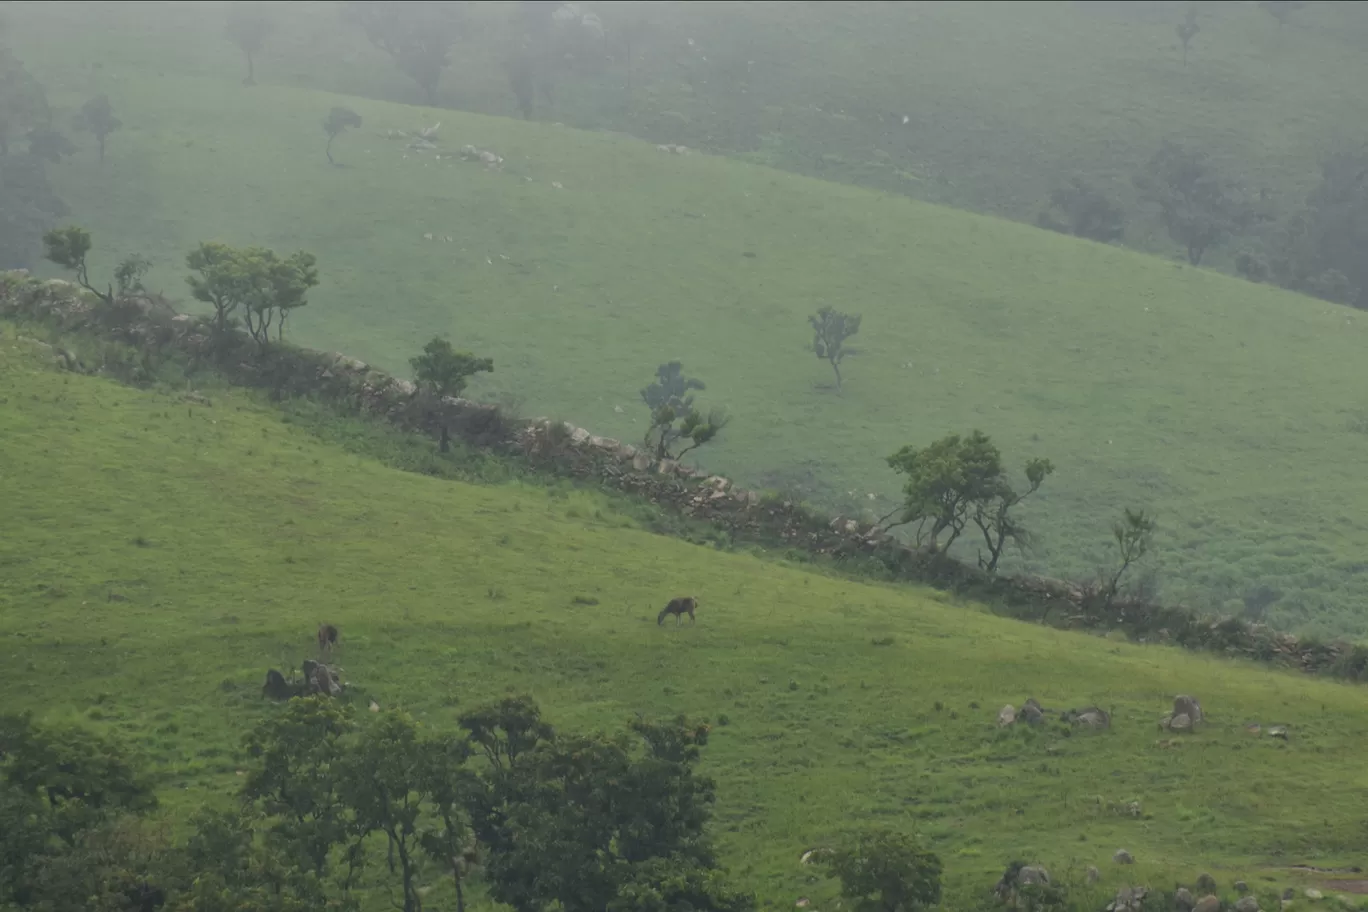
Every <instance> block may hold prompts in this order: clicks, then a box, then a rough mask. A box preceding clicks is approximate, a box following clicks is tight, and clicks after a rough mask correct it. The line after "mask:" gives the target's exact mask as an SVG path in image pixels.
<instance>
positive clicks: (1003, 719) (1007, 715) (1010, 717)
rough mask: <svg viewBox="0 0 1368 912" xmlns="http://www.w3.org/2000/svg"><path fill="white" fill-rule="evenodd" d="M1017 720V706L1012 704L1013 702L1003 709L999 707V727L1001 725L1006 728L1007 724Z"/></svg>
mask: <svg viewBox="0 0 1368 912" xmlns="http://www.w3.org/2000/svg"><path fill="white" fill-rule="evenodd" d="M1015 721H1016V707H1014V706H1012V704H1011V703H1008V704H1007V705H1006V706H1004V707H1002V709H999V710H998V727H999V728H1006V727H1007V726H1009V725H1011V724H1012V723H1013V722H1015Z"/></svg>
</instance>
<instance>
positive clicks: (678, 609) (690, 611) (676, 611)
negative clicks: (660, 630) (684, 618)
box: [656, 595, 698, 627]
mask: <svg viewBox="0 0 1368 912" xmlns="http://www.w3.org/2000/svg"><path fill="white" fill-rule="evenodd" d="M697 607H698V599H697V598H695V597H694V596H692V595H691V596H689V597H688V598H677V599H670V604H668V605H666V606H665V607H664V608H663V609H661V611H660V616H659V617H657V618H656V626H657V627H658V626H660V625H661V624H664V623H665V616H666V615H668V614H673V615H674V616H675V626H678V625H679V616H680V615H681V614H687V615H688V616H689V621H690V622H691V623H698V618H696V617H694V609H695V608H697Z"/></svg>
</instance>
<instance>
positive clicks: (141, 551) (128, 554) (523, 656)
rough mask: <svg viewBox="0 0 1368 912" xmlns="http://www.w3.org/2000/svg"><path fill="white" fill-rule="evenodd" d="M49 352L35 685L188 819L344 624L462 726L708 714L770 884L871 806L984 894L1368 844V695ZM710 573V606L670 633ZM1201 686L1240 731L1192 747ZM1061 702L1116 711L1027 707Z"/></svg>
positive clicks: (24, 454) (31, 453)
mask: <svg viewBox="0 0 1368 912" xmlns="http://www.w3.org/2000/svg"><path fill="white" fill-rule="evenodd" d="M46 360H47V359H46V358H44V357H43V356H42V355H41V352H40V351H38V349H37V348H36V347H35V346H34V345H33V344H32V343H31V342H30V341H27V340H24V339H23V338H21V337H19V336H18V334H17V333H16V332H15V330H14V329H13V328H9V329H6V330H4V334H3V336H0V390H3V396H0V398H2V399H3V401H2V402H0V438H2V439H3V440H4V441H5V446H4V447H3V449H0V503H3V504H4V505H5V529H6V534H5V536H4V537H3V538H0V566H2V567H3V568H4V572H3V575H0V656H2V657H3V661H4V667H5V668H6V674H4V675H0V701H3V703H4V704H5V706H6V708H7V710H8V711H18V710H23V709H34V710H38V711H39V712H41V713H42V714H43V715H44V716H45V717H47V718H50V719H62V718H68V719H73V720H75V719H80V720H83V721H85V722H86V723H88V724H90V725H93V726H96V727H99V728H104V729H108V730H111V731H115V732H118V733H119V734H121V735H123V736H125V737H126V738H127V739H129V740H130V741H131V743H133V744H134V745H136V747H137V749H138V750H139V751H140V752H141V753H142V754H143V755H145V757H146V758H147V760H148V762H149V763H150V764H151V765H152V768H153V770H154V771H155V774H156V777H157V782H158V787H159V791H160V792H161V794H162V796H163V798H164V801H165V803H166V805H167V807H168V809H169V811H170V813H172V814H173V816H179V815H182V814H184V813H186V812H188V811H189V809H191V808H192V807H195V806H198V805H199V804H201V803H204V802H211V803H212V802H215V801H224V800H227V796H228V795H229V794H230V792H231V791H232V790H233V789H234V788H235V787H236V785H237V782H238V781H239V780H238V779H237V773H238V771H239V770H240V769H241V768H242V763H243V760H242V757H241V754H240V751H239V746H240V739H241V737H242V735H243V734H244V732H245V731H246V730H247V729H248V728H249V727H250V726H251V725H252V724H253V723H254V722H255V721H257V720H259V719H262V718H264V717H265V716H266V715H267V714H268V713H269V712H270V711H271V704H269V702H267V701H264V700H263V699H262V698H261V696H260V690H259V688H260V685H261V680H262V678H263V676H264V672H265V670H266V669H267V668H268V667H271V666H276V667H282V666H288V665H292V664H296V663H297V662H298V661H299V660H300V659H302V658H304V657H307V656H308V655H309V654H310V652H311V650H312V648H313V646H312V635H313V631H314V629H315V628H316V626H317V625H318V624H319V623H320V622H323V621H327V622H331V623H335V624H337V625H338V626H339V627H340V629H341V631H342V647H341V653H340V664H341V665H342V667H343V669H344V676H345V678H346V679H347V680H348V681H349V682H350V683H351V686H352V688H353V689H354V690H355V691H356V692H357V693H358V694H359V695H360V699H363V700H365V699H373V700H375V701H377V702H378V703H380V704H382V705H385V706H394V705H400V706H403V707H405V708H407V709H408V710H410V711H411V712H413V713H414V714H416V715H417V716H418V717H419V718H421V719H423V720H425V721H427V722H428V723H430V724H431V725H434V726H439V727H440V726H451V727H454V725H455V718H456V716H457V715H458V714H459V713H460V712H462V711H464V710H465V709H467V708H469V707H471V706H473V705H475V704H477V703H480V702H482V701H485V700H489V699H492V698H496V697H498V696H500V695H502V694H504V693H506V692H528V693H531V694H532V695H534V696H535V698H536V699H537V700H538V702H539V703H540V704H541V705H542V707H543V709H544V711H545V712H546V713H547V715H548V717H549V718H550V720H551V721H552V722H553V723H555V724H557V725H561V726H564V727H566V728H569V729H576V728H578V729H591V730H592V729H599V728H603V729H612V728H616V727H618V726H619V725H621V723H622V722H623V720H625V719H627V718H631V717H632V716H633V714H635V713H641V714H643V715H646V716H656V717H659V716H667V715H673V714H675V713H679V712H683V713H688V714H690V715H693V716H696V717H705V718H708V719H709V720H711V721H712V722H713V725H714V729H713V737H712V740H711V742H710V744H709V746H708V748H707V749H706V752H705V761H704V771H705V772H706V773H707V774H708V775H711V776H713V777H715V778H716V780H717V782H718V795H719V800H718V807H717V816H716V824H715V829H716V833H717V837H718V840H719V843H720V846H719V847H720V849H721V850H722V855H723V857H724V858H725V859H727V862H728V864H729V866H730V868H731V871H732V873H733V875H734V877H735V879H736V880H737V882H738V883H739V884H740V885H743V886H745V887H747V888H750V889H755V890H757V891H758V892H759V895H760V898H761V901H762V904H763V906H764V907H765V908H770V909H784V908H791V907H792V905H793V903H794V902H795V901H796V900H797V899H798V898H799V897H809V898H810V899H811V900H812V901H813V902H814V903H817V904H818V905H819V906H820V905H821V904H822V903H824V902H826V901H828V900H831V899H832V898H833V897H834V888H833V884H832V883H830V882H827V881H824V880H822V879H821V878H819V877H817V876H816V875H815V874H813V873H812V869H811V868H805V867H803V866H802V865H800V863H799V856H800V855H801V854H802V853H803V852H804V851H805V850H807V849H809V848H811V847H813V846H816V845H823V844H826V843H827V842H829V841H830V840H832V839H834V838H837V837H839V835H840V834H842V833H844V832H847V831H849V830H851V829H854V828H858V827H860V826H862V825H866V824H871V823H887V824H893V825H896V826H899V827H901V828H905V829H910V830H915V831H917V832H920V833H921V834H923V836H924V837H925V838H926V839H927V840H928V841H929V842H930V843H931V845H932V846H933V847H934V849H935V850H936V851H937V852H938V853H940V854H941V855H942V857H943V858H944V859H945V862H946V868H947V875H946V882H947V898H946V904H947V907H949V908H974V907H977V906H978V904H980V903H981V902H982V901H983V900H984V898H985V895H986V891H987V890H988V889H989V888H990V887H991V885H992V883H993V881H994V880H995V879H996V877H997V875H998V874H999V873H1000V872H1001V869H1002V867H1003V866H1004V865H1005V864H1006V862H1007V861H1009V860H1011V859H1013V858H1026V859H1030V860H1039V861H1041V862H1043V863H1045V864H1046V865H1048V866H1050V867H1051V868H1052V870H1053V871H1054V872H1055V874H1056V877H1057V878H1061V879H1063V878H1072V879H1073V880H1074V881H1075V882H1078V883H1081V881H1082V872H1083V870H1084V869H1085V868H1086V867H1087V866H1089V865H1096V866H1098V867H1099V868H1100V869H1101V870H1102V872H1103V881H1102V884H1101V886H1100V887H1099V888H1098V889H1099V891H1105V890H1106V889H1107V888H1108V887H1111V888H1113V889H1114V888H1115V886H1116V885H1118V884H1119V883H1120V882H1121V881H1123V880H1124V882H1126V883H1131V882H1137V881H1136V878H1143V879H1145V880H1146V881H1147V882H1151V883H1152V884H1154V885H1155V886H1156V887H1158V886H1167V885H1169V884H1170V882H1178V881H1189V882H1190V881H1191V879H1192V878H1193V877H1195V875H1196V874H1197V873H1198V872H1199V871H1202V870H1207V871H1209V872H1211V873H1213V874H1214V875H1215V876H1216V878H1217V880H1218V882H1219V883H1220V884H1221V885H1222V888H1223V891H1224V892H1226V893H1227V894H1230V885H1231V884H1232V883H1233V882H1234V881H1235V880H1236V879H1244V880H1246V881H1247V882H1248V883H1250V884H1251V885H1252V886H1253V887H1254V889H1255V890H1256V891H1257V892H1259V893H1261V894H1266V893H1268V892H1269V891H1274V890H1281V889H1282V888H1283V887H1284V886H1285V885H1287V884H1292V883H1299V882H1302V878H1304V877H1305V876H1306V875H1304V874H1298V873H1294V872H1292V871H1290V870H1289V868H1290V866H1292V865H1296V864H1314V865H1318V866H1320V867H1333V866H1336V865H1342V864H1346V863H1350V862H1352V861H1353V860H1354V858H1356V857H1357V854H1358V851H1359V848H1360V846H1361V840H1362V826H1363V819H1362V816H1363V815H1362V810H1363V808H1364V807H1365V798H1368V774H1365V771H1364V767H1363V764H1362V762H1361V760H1362V757H1361V754H1362V745H1363V743H1364V739H1365V738H1368V707H1366V706H1365V704H1364V701H1363V698H1362V694H1361V693H1360V692H1359V691H1358V690H1357V689H1354V688H1350V687H1345V686H1341V685H1336V684H1332V683H1327V682H1325V681H1321V680H1314V679H1310V678H1306V677H1302V676H1298V675H1295V674H1292V673H1283V672H1272V671H1269V670H1267V669H1265V668H1261V667H1256V666H1253V665H1247V664H1243V663H1236V662H1230V661H1224V660H1220V659H1216V658H1211V657H1207V656H1199V655H1193V654H1189V653H1183V652H1181V651H1178V650H1173V649H1168V648H1163V647H1145V646H1138V645H1130V644H1126V643H1122V642H1113V641H1110V640H1107V639H1102V638H1098V637H1093V636H1088V635H1083V634H1075V633H1065V632H1059V631H1054V630H1049V629H1045V628H1041V627H1036V626H1033V625H1027V624H1019V623H1015V622H1011V621H1004V620H1002V619H998V618H994V617H992V616H990V615H987V614H985V613H981V612H980V611H978V610H976V609H975V608H973V607H972V606H965V605H957V604H954V603H953V602H952V601H951V600H950V599H948V598H947V597H944V596H941V595H938V594H936V593H933V592H930V591H925V590H918V589H915V588H908V587H896V588H895V587H885V586H878V585H866V584H860V583H855V582H850V581H842V580H837V579H832V578H829V577H825V576H821V575H815V574H812V573H809V572H804V571H802V570H799V569H796V568H791V567H787V566H784V565H782V564H781V563H778V562H774V561H768V560H761V559H758V558H755V557H749V556H742V555H736V554H728V553H722V552H717V551H714V550H711V549H706V548H700V547H697V546H693V545H688V544H685V543H682V542H679V541H676V540H672V539H668V538H663V537H659V536H654V535H651V534H648V533H646V532H644V531H642V530H641V529H640V528H638V527H637V524H636V523H635V522H634V521H633V520H631V519H629V518H627V517H625V516H623V515H621V514H618V513H616V512H614V511H613V509H612V508H611V507H610V506H609V504H608V502H607V501H606V500H604V499H602V498H601V497H600V496H599V495H596V494H593V493H588V492H582V491H573V490H567V489H560V488H539V487H534V486H527V485H523V484H513V483H510V484H504V485H495V486H473V485H468V484H462V483H456V482H448V481H441V480H437V479H433V478H428V477H424V476H420V475H415V474H405V473H400V472H397V471H394V470H391V469H387V468H385V467H383V466H381V465H379V464H377V463H375V462H373V461H370V460H369V459H366V458H363V457H361V456H358V455H355V454H354V453H351V452H347V451H346V450H343V449H339V448H337V447H336V446H333V445H331V444H327V443H324V442H322V441H320V440H319V439H318V438H316V437H312V436H310V435H309V434H308V433H306V432H305V431H303V430H301V428H300V427H299V426H298V425H297V424H293V423H290V422H288V421H286V420H283V415H284V413H282V412H279V411H274V410H272V409H271V408H270V407H268V406H265V405H262V404H258V403H257V402H256V401H254V400H253V399H252V398H250V397H248V396H247V395H245V394H242V393H238V392H232V391H228V390H211V391H210V394H211V396H212V405H209V406H205V405H202V404H197V403H187V402H186V401H184V400H182V399H180V398H179V397H177V396H175V395H171V394H168V393H164V392H145V391H136V390H131V389H128V388H125V387H122V386H119V385H116V384H114V383H112V382H110V381H106V380H101V379H95V378H89V377H82V376H78V375H72V374H67V373H62V372H58V371H56V370H55V369H53V368H51V367H50V366H48V365H47V364H46ZM681 592H696V593H697V594H698V596H699V597H700V600H701V605H702V608H701V610H700V612H699V616H698V622H697V624H696V625H694V626H690V625H688V624H687V623H685V624H684V625H682V626H680V627H678V628H676V627H674V626H673V625H671V624H668V623H667V624H666V625H665V626H664V627H663V628H662V627H659V626H657V625H656V623H655V612H656V610H657V606H658V605H659V604H661V603H662V602H663V600H664V599H666V598H668V597H670V596H671V595H674V594H678V593H681ZM1177 692H1190V693H1193V694H1196V695H1198V696H1199V697H1200V699H1201V700H1202V703H1203V706H1204V707H1205V708H1206V710H1207V712H1208V714H1209V716H1210V721H1209V723H1208V724H1207V725H1206V726H1205V727H1204V728H1203V729H1202V730H1201V731H1199V732H1198V733H1197V734H1195V735H1192V736H1188V737H1182V738H1178V739H1169V738H1168V737H1167V736H1165V735H1163V733H1161V732H1159V731H1158V730H1157V728H1156V725H1155V723H1156V720H1157V719H1158V717H1159V715H1160V714H1161V713H1162V712H1163V711H1164V710H1165V709H1166V708H1167V707H1168V705H1169V703H1170V702H1171V700H1172V696H1173V694H1174V693H1177ZM1028 695H1029V696H1034V697H1036V698H1037V699H1038V700H1040V701H1041V702H1042V703H1043V704H1044V705H1045V706H1046V707H1050V708H1056V709H1064V708H1069V707H1074V706H1082V705H1086V704H1090V703H1096V704H1098V705H1101V706H1104V707H1106V708H1109V709H1110V710H1111V711H1112V713H1113V726H1112V728H1111V729H1110V730H1109V731H1104V732H1096V733H1076V734H1074V735H1073V737H1066V736H1065V735H1064V734H1063V732H1062V731H1061V730H1059V728H1058V727H1057V725H1055V724H1051V725H1049V726H1047V727H1045V728H1042V729H1039V730H1037V729H1027V728H1024V727H1017V728H1014V729H1008V730H999V729H998V728H997V726H996V715H997V709H998V707H1000V706H1001V705H1003V704H1004V703H1009V702H1010V703H1013V704H1016V705H1018V706H1019V705H1020V704H1021V702H1022V701H1023V700H1024V699H1025V698H1026V697H1027V696H1028ZM1250 723H1259V724H1260V725H1262V727H1263V732H1262V733H1258V734H1255V733H1251V732H1250V731H1248V730H1247V728H1246V726H1247V725H1248V724H1250ZM1274 724H1283V725H1287V726H1289V728H1290V736H1289V738H1288V739H1287V740H1286V741H1282V740H1278V739H1276V738H1272V737H1269V736H1268V734H1267V732H1268V729H1269V727H1270V726H1272V725H1274ZM1132 803H1138V806H1137V810H1138V814H1137V810H1133V809H1132ZM1118 848H1125V849H1127V850H1128V851H1130V852H1131V853H1132V854H1133V855H1134V857H1135V859H1136V865H1135V867H1134V868H1125V869H1122V868H1120V867H1119V866H1116V865H1114V864H1113V863H1112V862H1111V860H1110V859H1111V856H1112V854H1113V853H1114V852H1115V851H1116V850H1117V849H1118ZM1100 895H1101V893H1100V892H1099V896H1100ZM1230 895H1233V894H1230Z"/></svg>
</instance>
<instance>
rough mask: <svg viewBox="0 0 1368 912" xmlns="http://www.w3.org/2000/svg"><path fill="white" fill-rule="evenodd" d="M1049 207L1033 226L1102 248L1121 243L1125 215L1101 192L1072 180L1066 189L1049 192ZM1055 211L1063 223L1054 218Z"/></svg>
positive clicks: (1076, 179)
mask: <svg viewBox="0 0 1368 912" xmlns="http://www.w3.org/2000/svg"><path fill="white" fill-rule="evenodd" d="M1050 207H1051V209H1050V211H1047V212H1042V213H1041V214H1040V217H1039V218H1037V219H1036V224H1037V225H1039V226H1040V227H1042V228H1048V229H1049V230H1051V231H1058V232H1061V233H1064V234H1072V235H1074V236H1075V237H1082V238H1088V239H1089V240H1093V241H1100V242H1101V243H1103V244H1109V243H1111V242H1112V241H1116V240H1120V239H1121V233H1122V231H1123V230H1124V227H1125V220H1126V217H1125V213H1124V212H1122V210H1121V207H1119V206H1117V205H1115V204H1114V203H1112V201H1111V200H1109V199H1107V197H1106V195H1105V194H1103V193H1102V191H1100V190H1098V189H1096V188H1095V187H1093V186H1092V185H1090V184H1088V183H1087V182H1086V181H1084V180H1082V179H1081V178H1077V177H1075V178H1072V179H1071V180H1070V181H1069V186H1067V187H1061V188H1059V189H1057V190H1055V191H1054V192H1052V193H1051V194H1050ZM1056 211H1057V212H1058V213H1059V216H1062V219H1061V218H1060V217H1057V216H1056V215H1055V214H1054V213H1055V212H1056Z"/></svg>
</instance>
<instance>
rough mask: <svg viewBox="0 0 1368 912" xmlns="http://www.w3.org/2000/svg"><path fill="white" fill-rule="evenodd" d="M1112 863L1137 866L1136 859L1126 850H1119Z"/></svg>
mask: <svg viewBox="0 0 1368 912" xmlns="http://www.w3.org/2000/svg"><path fill="white" fill-rule="evenodd" d="M1112 861H1114V862H1116V863H1117V864H1135V857H1134V856H1133V855H1131V853H1130V852H1127V851H1126V850H1125V849H1117V850H1116V854H1115V855H1113V856H1112Z"/></svg>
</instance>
